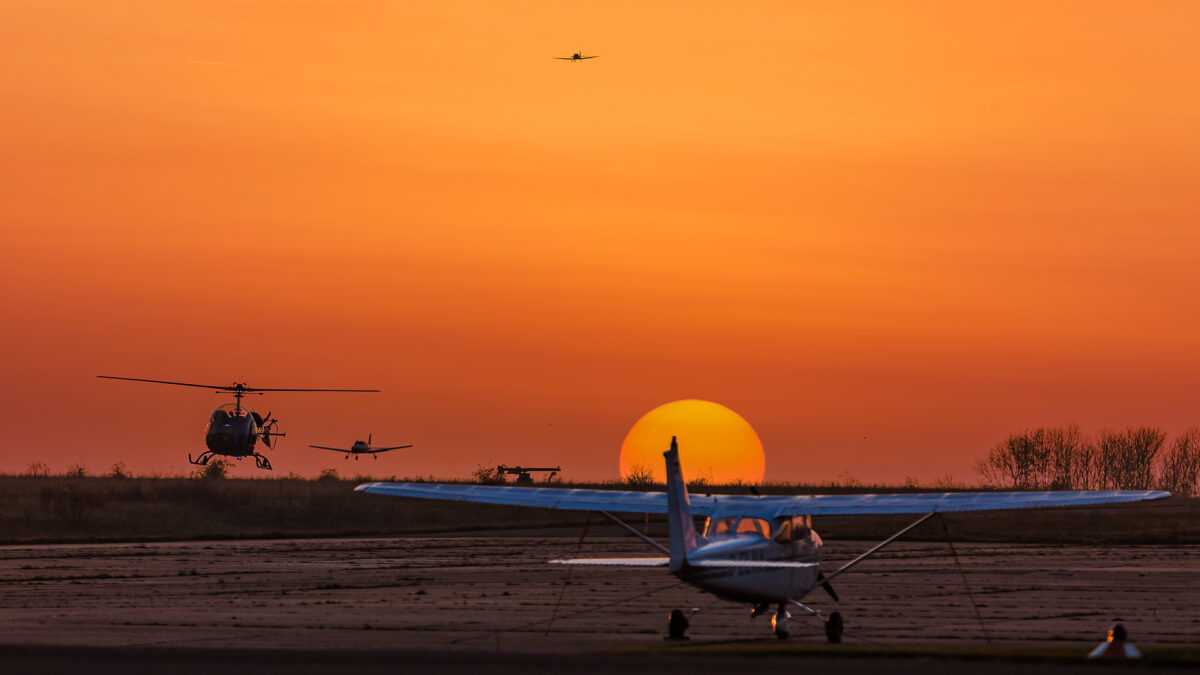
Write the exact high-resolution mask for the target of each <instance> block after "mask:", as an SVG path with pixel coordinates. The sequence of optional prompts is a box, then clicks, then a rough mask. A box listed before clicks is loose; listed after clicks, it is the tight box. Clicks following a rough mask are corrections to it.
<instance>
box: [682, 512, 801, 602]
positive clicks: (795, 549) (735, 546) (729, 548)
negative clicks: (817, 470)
mask: <svg viewBox="0 0 1200 675" xmlns="http://www.w3.org/2000/svg"><path fill="white" fill-rule="evenodd" d="M778 527H779V526H778V524H777V528H778ZM777 536H778V534H777ZM787 539H788V540H787V541H786V542H785V543H780V542H778V541H776V540H775V539H774V538H767V537H763V536H761V535H758V534H750V533H739V534H736V535H731V536H724V537H717V538H715V539H708V540H707V543H705V544H703V545H702V546H701V547H699V548H697V549H696V550H694V551H692V552H691V553H690V554H688V556H687V559H688V561H689V562H696V561H700V560H748V561H751V560H752V561H781V562H782V561H786V562H805V563H819V562H820V561H821V548H822V546H823V544H822V542H821V537H820V535H818V534H817V533H816V532H814V531H812V529H811V528H806V532H805V533H803V534H802V535H801V536H799V537H797V538H795V539H792V538H791V537H787ZM819 569H820V568H818V567H805V568H781V569H771V568H766V569H764V568H737V567H725V568H701V567H695V566H692V565H687V566H685V567H684V568H683V569H682V570H680V571H678V572H676V573H675V576H677V577H679V578H680V579H681V580H683V581H686V582H687V583H689V584H693V585H695V586H698V587H700V588H702V589H704V590H706V591H708V592H710V593H712V594H713V595H716V596H717V597H719V598H722V599H724V600H732V601H734V602H749V603H754V604H761V603H779V602H787V601H788V600H789V599H797V600H798V599H801V598H803V597H804V596H806V595H808V593H810V592H811V591H812V590H813V588H815V587H816V586H817V574H818V570H819Z"/></svg>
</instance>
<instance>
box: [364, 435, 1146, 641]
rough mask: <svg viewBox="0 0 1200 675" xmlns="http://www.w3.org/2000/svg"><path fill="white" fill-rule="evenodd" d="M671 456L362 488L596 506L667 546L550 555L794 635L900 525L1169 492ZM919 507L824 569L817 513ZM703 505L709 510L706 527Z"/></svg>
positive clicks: (837, 623) (836, 629) (834, 628)
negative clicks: (856, 488)
mask: <svg viewBox="0 0 1200 675" xmlns="http://www.w3.org/2000/svg"><path fill="white" fill-rule="evenodd" d="M663 456H664V457H665V458H666V469H667V491H666V492H620V491H609V490H570V489H563V488H521V487H499V486H485V485H446V484H436V483H364V484H362V485H359V486H358V487H357V488H355V489H356V490H359V491H362V492H369V493H377V494H385V495H394V496H398V497H415V498H418V499H443V500H452V501H463V502H479V503H484V504H508V505H516V506H534V507H542V508H548V509H566V510H572V511H594V512H597V513H600V514H601V515H603V516H605V517H607V518H609V519H610V520H612V521H613V522H615V523H616V524H618V525H620V526H622V527H623V528H624V529H625V530H626V531H628V532H629V533H630V534H632V535H634V536H636V537H638V538H639V539H642V540H643V541H645V542H646V543H647V544H649V545H650V546H651V547H653V548H654V549H656V550H657V551H658V552H659V553H660V554H661V556H659V557H653V558H583V559H568V560H551V561H549V562H551V563H556V564H563V565H615V566H621V567H643V568H644V567H658V568H666V569H667V571H669V572H670V573H671V574H673V575H675V576H676V577H677V578H679V579H680V580H682V581H684V582H686V583H688V584H691V585H693V586H695V587H697V588H699V589H701V590H704V591H707V592H709V593H712V594H713V595H715V596H717V597H718V598H720V599H723V600H729V601H732V602H738V603H744V604H747V605H749V606H750V607H752V611H751V614H750V616H751V617H752V618H753V617H756V616H760V615H762V614H764V613H766V612H768V611H770V609H771V608H772V607H774V608H775V613H774V616H773V617H772V618H771V627H772V629H773V630H774V632H775V635H776V637H778V638H780V639H784V638H786V637H787V636H788V632H789V629H788V620H789V619H790V618H791V614H790V613H789V612H788V610H789V609H793V608H798V609H800V610H802V611H804V612H807V613H808V614H810V615H812V616H814V617H817V618H819V619H821V620H823V622H824V625H825V635H826V638H827V639H828V640H829V642H832V643H836V642H841V639H842V628H843V622H842V616H841V613H839V612H836V611H835V612H831V613H830V614H829V615H828V616H826V615H825V614H824V613H822V612H820V611H818V610H816V609H813V608H812V607H809V606H808V605H806V604H804V603H802V602H801V600H803V599H805V596H807V595H808V594H809V593H811V592H812V591H813V590H815V589H816V588H818V587H820V588H822V589H823V590H824V591H825V592H826V593H828V594H829V596H830V597H831V598H832V599H833V600H834V602H837V601H838V596H837V593H836V592H835V591H834V590H833V586H832V585H831V583H830V582H832V581H833V580H834V579H836V578H837V577H838V576H840V575H842V574H845V573H846V572H849V571H851V570H852V569H853V568H854V567H855V566H857V565H858V564H859V563H861V562H862V561H864V560H866V559H867V558H869V557H870V556H872V555H874V554H875V553H877V552H879V551H880V550H881V549H883V548H884V547H885V546H887V545H888V544H890V543H892V542H893V541H895V540H896V539H898V538H899V537H900V536H901V535H903V534H904V533H906V532H908V531H909V530H911V529H913V528H914V527H916V526H917V525H920V524H921V523H923V522H925V521H926V520H929V519H930V518H932V517H934V516H937V515H941V514H943V513H950V512H957V511H987V510H1000V509H1026V508H1045V507H1053V506H1085V505H1096V504H1111V503H1117V502H1136V501H1143V500H1150V499H1162V498H1164V497H1169V496H1170V493H1169V492H1161V491H1155V490H1148V491H1134V490H1112V491H1078V492H952V493H944V494H861V495H803V496H794V497H788V496H765V497H760V496H749V495H715V494H714V495H705V496H697V497H694V498H693V497H689V495H688V491H687V484H686V483H685V482H684V480H683V470H682V469H681V468H680V463H679V446H678V444H677V443H676V441H675V439H674V438H672V439H671V449H670V450H668V451H667V452H665V453H663ZM614 512H627V513H655V514H666V515H667V528H668V532H669V536H670V546H669V547H667V546H663V545H662V544H660V543H659V542H657V541H655V540H654V539H652V538H650V537H648V536H646V535H644V534H642V532H640V531H639V530H637V529H636V528H634V527H633V526H631V525H629V524H628V523H626V522H624V521H623V520H621V519H619V518H617V517H616V516H614V515H612V514H613V513H614ZM872 514H920V518H918V519H917V520H916V521H915V522H913V523H912V524H911V525H909V526H908V527H905V528H904V529H902V530H900V531H899V532H897V533H896V534H894V535H892V536H891V537H888V538H887V539H885V540H884V541H882V542H881V543H879V544H877V545H876V546H874V547H872V548H871V549H869V550H867V551H866V552H865V553H863V554H862V555H860V556H858V557H856V558H854V559H853V560H851V561H850V562H848V563H846V564H844V565H842V566H840V567H838V568H837V569H836V570H833V571H831V572H830V573H828V574H826V573H825V572H824V571H823V570H822V569H821V548H822V541H821V537H820V535H818V534H817V533H816V531H814V530H813V527H812V517H813V516H814V515H817V516H823V515H872ZM694 515H700V516H707V522H706V523H705V525H704V529H703V531H702V532H701V531H698V530H697V529H696V525H695V521H694V520H693V516H694Z"/></svg>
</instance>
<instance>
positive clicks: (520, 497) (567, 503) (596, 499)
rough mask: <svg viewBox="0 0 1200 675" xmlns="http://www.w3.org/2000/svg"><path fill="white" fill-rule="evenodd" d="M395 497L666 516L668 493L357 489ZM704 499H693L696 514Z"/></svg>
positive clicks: (403, 486)
mask: <svg viewBox="0 0 1200 675" xmlns="http://www.w3.org/2000/svg"><path fill="white" fill-rule="evenodd" d="M354 489H355V490H359V491H361V492H372V493H375V494H381V495H392V496H395V497H415V498H417V499H443V500H449V501H455V502H475V503H479V504H507V505H510V506H535V507H540V508H543V509H565V510H569V511H614V512H624V513H666V512H667V495H666V493H665V492H620V491H616V490H569V489H566V488H519V487H503V486H499V485H445V484H440V483H364V484H362V485H359V486H358V487H356V488H354ZM702 499H705V498H703V497H699V498H696V497H693V498H692V511H694V512H697V513H700V514H701V515H703V514H704V513H705V511H703V510H702V509H701V510H698V509H697V502H698V501H699V500H702Z"/></svg>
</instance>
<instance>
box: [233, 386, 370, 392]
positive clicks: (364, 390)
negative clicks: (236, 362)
mask: <svg viewBox="0 0 1200 675" xmlns="http://www.w3.org/2000/svg"><path fill="white" fill-rule="evenodd" d="M228 388H229V387H226V389H228ZM244 390H245V391H356V392H378V391H379V390H378V389H262V388H260V387H245V388H244Z"/></svg>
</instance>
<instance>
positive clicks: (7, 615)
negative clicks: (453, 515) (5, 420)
mask: <svg viewBox="0 0 1200 675" xmlns="http://www.w3.org/2000/svg"><path fill="white" fill-rule="evenodd" d="M561 534H562V533H556V532H545V533H537V532H518V533H508V534H507V535H506V536H444V537H438V536H427V537H393V538H376V539H314V540H273V541H216V542H179V543H146V544H88V545H39V546H5V547H0V584H2V585H3V589H4V591H3V594H2V596H0V636H2V637H0V643H3V645H0V663H3V664H5V669H6V671H7V672H47V673H49V672H75V673H78V672H80V671H81V670H84V671H86V672H89V673H104V672H118V671H119V672H122V673H130V672H162V671H165V670H170V671H172V672H180V673H184V672H200V671H201V669H203V670H204V671H205V672H211V671H212V670H213V669H217V670H219V671H220V672H231V673H236V672H256V673H269V672H284V671H285V670H286V671H287V672H290V673H306V672H331V671H334V670H338V669H339V667H340V668H344V667H346V665H347V664H348V663H353V664H354V667H355V669H356V671H358V672H376V670H378V671H380V672H382V670H383V669H385V668H387V669H389V670H395V669H396V668H397V666H398V665H401V664H402V665H403V666H404V668H403V670H404V671H405V672H435V671H437V672H446V671H448V670H456V669H459V667H460V666H463V667H464V669H465V667H466V666H467V665H469V667H470V668H471V669H472V671H473V672H518V671H522V670H528V669H530V668H532V667H536V669H538V670H539V671H542V672H567V671H571V672H601V671H605V672H611V671H612V670H615V669H620V670H628V671H630V672H649V671H651V670H653V671H654V672H659V673H665V672H684V671H687V672H709V671H710V669H712V668H717V666H718V665H720V664H725V666H724V667H722V668H719V669H718V670H724V671H726V672H727V671H728V670H729V669H731V668H733V667H736V665H735V663H736V662H737V661H738V659H739V658H740V659H741V660H742V661H744V660H745V659H746V658H747V657H745V656H742V657H738V656H736V655H728V654H700V653H699V652H702V651H703V650H705V649H711V648H712V647H713V645H716V646H717V647H718V648H720V647H721V646H722V645H736V646H738V648H742V647H747V646H748V647H749V648H751V649H753V648H755V647H756V646H761V647H762V648H764V649H772V650H774V649H776V648H777V647H778V645H779V641H778V640H776V639H775V638H774V637H773V636H772V634H771V629H770V624H769V617H766V616H764V617H759V618H757V619H753V620H751V618H750V616H749V610H748V608H747V607H744V606H741V605H737V604H734V603H729V602H723V601H718V600H715V599H714V598H712V597H711V596H708V595H706V594H704V593H702V592H700V591H698V590H696V589H693V588H691V587H688V586H684V585H681V584H678V583H676V582H675V581H674V580H673V578H672V577H670V576H669V575H668V574H667V573H665V572H664V571H662V570H656V569H644V570H643V569H626V568H573V569H572V568H563V567H558V566H550V565H547V564H546V562H545V561H547V560H550V559H552V558H557V557H564V556H567V557H569V556H586V557H608V556H622V555H628V556H638V555H646V554H647V551H646V547H645V545H644V544H641V543H640V542H638V541H637V540H634V539H632V538H629V537H624V538H622V537H615V536H601V537H588V538H587V539H586V540H585V541H584V542H583V543H582V544H579V543H578V533H577V532H576V533H574V535H573V536H556V535H561ZM870 545H871V544H870V543H869V542H844V541H834V542H827V544H826V554H825V559H826V561H827V562H828V564H829V567H830V568H834V567H836V566H837V564H839V563H840V562H844V561H846V560H849V559H851V558H853V557H854V556H855V555H857V554H858V553H859V552H861V551H863V550H865V549H867V548H869V547H870ZM956 549H957V554H958V555H957V561H958V563H960V564H961V569H962V572H961V573H960V571H959V567H958V566H957V565H956V562H955V557H953V556H951V555H950V551H949V549H948V548H947V546H946V544H944V543H941V544H936V543H897V544H894V545H893V546H892V547H890V548H889V549H887V550H886V551H885V552H884V553H882V554H880V555H879V556H878V557H876V558H873V559H871V560H869V561H867V562H865V563H863V564H862V565H860V566H859V567H857V568H855V571H854V572H851V573H849V574H846V575H844V576H842V577H839V578H838V579H837V580H836V583H835V584H834V585H835V586H836V589H837V591H838V593H839V595H840V596H841V602H840V603H834V602H833V601H832V600H831V599H830V598H828V597H827V596H826V595H825V594H824V592H823V591H820V590H818V591H816V592H815V593H814V594H813V595H811V596H809V598H807V599H806V602H809V603H811V604H812V605H813V606H814V607H817V608H819V609H822V610H824V611H832V610H833V609H837V610H838V611H840V612H841V613H842V614H843V616H844V617H845V622H846V643H845V646H846V651H851V652H852V651H853V650H855V649H861V648H869V649H870V650H871V651H872V652H874V653H875V656H872V657H870V658H865V657H864V658H862V659H860V658H858V657H849V658H848V657H847V656H846V655H844V654H843V655H839V654H837V653H828V654H827V653H823V652H818V653H814V652H812V651H811V650H809V651H807V652H804V653H801V652H797V653H796V654H793V655H788V654H783V655H781V654H777V653H772V654H770V655H760V656H755V657H754V661H753V663H754V664H755V666H754V667H756V668H759V667H770V666H771V664H773V663H774V662H775V661H779V660H782V661H784V662H786V663H783V664H780V667H794V666H795V665H797V664H796V660H797V659H804V660H805V661H804V667H805V668H820V667H822V664H823V663H824V662H825V661H828V660H830V659H832V660H834V661H836V669H837V670H838V671H840V672H867V671H868V670H870V671H876V670H878V669H879V668H880V667H885V668H886V669H887V670H888V671H889V672H905V671H907V670H910V669H912V671H913V672H918V671H919V672H926V673H928V672H941V671H940V669H941V667H942V665H943V664H950V665H956V666H957V667H958V668H959V669H960V670H961V667H962V665H963V664H962V663H961V662H955V661H945V662H943V661H937V660H935V661H929V660H914V659H912V658H897V659H888V657H887V653H888V650H890V649H895V650H897V653H899V651H901V650H903V649H908V648H911V647H913V646H922V647H935V648H936V647H938V646H939V645H942V646H946V647H950V648H954V649H961V648H963V647H964V646H967V647H977V648H980V649H983V650H985V651H986V650H987V649H991V648H996V649H1008V648H1012V647H1020V648H1025V647H1034V648H1038V647H1046V648H1048V649H1055V650H1059V651H1063V650H1066V653H1068V654H1069V653H1071V650H1076V649H1077V650H1078V653H1079V654H1080V655H1081V656H1082V655H1083V654H1086V652H1087V651H1088V650H1089V649H1090V648H1091V647H1092V646H1093V645H1095V644H1096V643H1097V642H1099V641H1100V639H1101V638H1102V637H1103V635H1104V632H1105V630H1106V629H1107V627H1108V625H1109V624H1110V623H1111V621H1112V619H1113V618H1114V617H1117V616H1119V617H1121V618H1122V619H1124V621H1125V624H1126V626H1127V627H1128V628H1129V632H1130V637H1131V639H1132V640H1133V642H1135V643H1136V644H1137V645H1138V646H1139V647H1143V648H1146V647H1154V646H1163V647H1177V646H1191V645H1196V644H1200V610H1197V607H1200V579H1198V578H1197V577H1198V576H1200V574H1198V573H1200V564H1198V562H1197V561H1198V557H1197V555H1198V554H1200V547H1168V546H1139V547H1082V546H1072V547H1054V546H1037V545H1006V544H958V545H957V546H956ZM964 575H965V581H966V584H965V585H964ZM968 590H969V592H968ZM676 607H678V608H683V609H685V611H691V610H692V609H693V608H695V609H697V610H698V612H696V613H695V614H694V615H693V616H692V618H691V630H690V632H689V635H690V640H689V641H687V642H685V643H667V642H665V641H664V640H663V637H664V633H665V628H666V617H667V614H668V612H669V611H670V610H671V609H673V608H676ZM794 614H795V613H794ZM824 642H825V638H824V634H823V630H822V626H821V625H820V623H819V622H817V621H816V620H809V619H806V618H805V617H803V616H794V617H793V620H792V638H791V640H789V641H788V643H786V644H787V645H788V646H792V645H796V646H798V647H799V646H808V647H812V648H817V649H837V647H829V648H823V647H819V645H822V644H823V643H824ZM629 648H634V649H640V650H642V651H643V652H645V653H637V654H629V653H621V652H620V650H625V649H629ZM598 652H599V653H598ZM880 653H882V656H881V655H880ZM881 659H882V660H883V662H886V663H887V665H886V666H884V665H882V663H881ZM788 664H791V665H788ZM993 666H994V667H996V668H1000V670H994V671H993V670H990V668H992V667H993ZM1043 666H1044V667H1053V668H1055V672H1063V668H1066V666H1067V664H1045V663H1017V662H1013V663H1008V664H1006V663H1004V662H999V663H993V662H983V663H973V664H972V665H971V668H972V669H973V670H977V671H979V672H980V673H987V672H1010V671H1011V669H1019V670H1021V671H1022V672H1039V669H1040V668H1042V667H1043ZM860 667H861V671H860V670H859V668H860ZM1080 667H1083V668H1088V665H1087V664H1082V663H1081V664H1080ZM10 668H11V670H10ZM108 668H111V670H109V669H108ZM1071 670H1074V666H1073V665H1072V666H1071V667H1070V668H1067V671H1068V672H1069V671H1071ZM946 672H950V671H949V670H947V671H946ZM1047 672H1049V671H1047Z"/></svg>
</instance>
